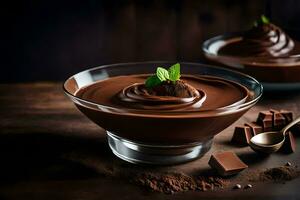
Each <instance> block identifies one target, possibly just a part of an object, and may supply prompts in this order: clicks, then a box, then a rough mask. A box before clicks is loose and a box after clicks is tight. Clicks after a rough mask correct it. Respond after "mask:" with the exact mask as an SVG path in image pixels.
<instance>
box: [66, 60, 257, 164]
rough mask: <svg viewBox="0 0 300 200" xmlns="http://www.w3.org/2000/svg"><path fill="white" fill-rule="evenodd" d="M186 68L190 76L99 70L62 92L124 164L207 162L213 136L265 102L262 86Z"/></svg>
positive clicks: (141, 67) (149, 65)
mask: <svg viewBox="0 0 300 200" xmlns="http://www.w3.org/2000/svg"><path fill="white" fill-rule="evenodd" d="M166 65H167V66H168V65H169V66H170V67H169V68H164V67H158V66H166ZM181 65H182V68H183V71H184V74H181V70H180V64H179V63H176V64H171V63H167V62H143V63H124V64H113V65H106V66H100V67H96V68H92V69H89V70H86V71H83V72H80V73H78V74H76V75H74V76H72V77H71V78H69V79H68V80H67V81H66V82H65V84H64V89H65V91H66V94H67V95H68V96H69V97H70V99H71V100H72V101H73V102H74V103H75V105H76V106H77V108H78V109H79V110H80V111H81V112H82V113H84V114H85V115H86V116H87V117H88V118H89V119H91V121H93V122H94V123H96V124H98V125H99V126H100V127H102V128H103V129H105V130H106V132H107V139H108V144H109V146H110V148H111V150H112V152H113V153H114V154H115V155H116V156H118V157H119V158H121V159H123V160H126V161H128V162H132V163H146V164H159V165H170V164H178V163H183V162H187V161H190V160H193V159H196V158H199V157H201V156H202V155H204V154H205V153H206V152H207V151H208V150H209V149H210V147H211V144H212V139H213V137H214V136H215V135H216V134H217V133H219V132H221V131H222V130H224V129H225V128H226V127H228V126H230V125H231V124H232V123H233V122H235V121H236V120H237V119H239V118H240V117H241V116H242V115H243V114H244V113H245V112H246V111H247V110H249V109H250V108H251V107H252V106H253V105H254V104H255V103H256V102H257V101H258V100H259V98H260V97H261V95H262V86H261V85H260V84H259V83H258V82H257V81H256V80H255V79H253V78H251V77H250V76H246V75H244V74H241V73H236V72H234V71H230V70H226V69H222V68H217V67H212V66H207V65H200V64H195V63H181ZM154 70H155V72H156V73H155V74H154Z"/></svg>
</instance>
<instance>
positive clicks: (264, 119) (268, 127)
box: [256, 110, 273, 132]
mask: <svg viewBox="0 0 300 200" xmlns="http://www.w3.org/2000/svg"><path fill="white" fill-rule="evenodd" d="M256 122H257V124H259V125H261V126H262V127H263V130H264V132H266V131H272V127H273V113H272V112H270V111H269V110H266V111H260V112H259V114H258V117H257V121H256Z"/></svg>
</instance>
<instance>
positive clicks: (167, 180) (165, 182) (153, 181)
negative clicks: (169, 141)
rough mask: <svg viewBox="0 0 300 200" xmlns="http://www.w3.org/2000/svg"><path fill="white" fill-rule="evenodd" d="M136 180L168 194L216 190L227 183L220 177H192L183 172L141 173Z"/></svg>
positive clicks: (148, 187) (146, 186) (144, 185)
mask: <svg viewBox="0 0 300 200" xmlns="http://www.w3.org/2000/svg"><path fill="white" fill-rule="evenodd" d="M135 182H136V183H137V184H138V185H141V186H143V187H145V188H147V189H150V190H152V191H156V192H162V193H166V194H173V193H175V192H184V191H189V190H200V191H207V190H214V189H215V188H223V187H224V186H225V185H226V181H225V180H224V179H222V178H219V177H212V176H210V177H203V176H198V177H197V176H194V177H192V176H188V175H186V174H183V173H168V174H155V173H145V174H141V175H139V176H138V177H137V178H136V179H135Z"/></svg>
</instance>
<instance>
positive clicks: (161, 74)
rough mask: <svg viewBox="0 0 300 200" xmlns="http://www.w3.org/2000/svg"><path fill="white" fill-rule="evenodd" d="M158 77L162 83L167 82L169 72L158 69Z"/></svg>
mask: <svg viewBox="0 0 300 200" xmlns="http://www.w3.org/2000/svg"><path fill="white" fill-rule="evenodd" d="M156 76H157V78H158V79H159V80H160V81H166V80H168V79H169V72H168V70H166V69H165V68H162V67H158V68H157V69H156Z"/></svg>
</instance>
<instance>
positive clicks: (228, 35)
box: [202, 31, 300, 67]
mask: <svg viewBox="0 0 300 200" xmlns="http://www.w3.org/2000/svg"><path fill="white" fill-rule="evenodd" d="M243 33H244V31H238V32H229V33H225V34H223V35H217V36H214V37H212V38H209V39H207V40H205V41H204V42H203V44H202V51H203V52H204V55H205V56H206V57H207V58H208V59H211V60H214V61H216V62H218V63H223V62H222V61H220V60H218V59H217V58H220V59H223V60H230V61H231V62H232V64H242V65H249V66H263V67H298V66H299V65H300V61H298V62H294V63H291V62H280V63H269V62H261V61H260V62H258V61H255V59H254V60H253V61H249V60H247V59H241V58H240V57H237V56H229V55H220V54H217V53H214V52H211V51H210V50H209V47H210V46H211V45H212V44H214V43H215V42H217V41H226V40H229V39H232V38H235V37H239V38H241V39H242V38H243ZM280 59H282V60H288V59H293V58H291V57H287V58H284V57H282V58H280ZM223 64H224V63H223ZM226 65H227V64H226Z"/></svg>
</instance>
